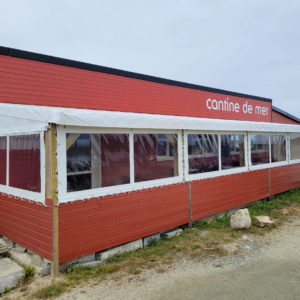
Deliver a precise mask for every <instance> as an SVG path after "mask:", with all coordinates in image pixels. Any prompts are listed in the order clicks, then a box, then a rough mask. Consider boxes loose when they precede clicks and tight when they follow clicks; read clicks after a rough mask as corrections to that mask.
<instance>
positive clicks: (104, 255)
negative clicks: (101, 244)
mask: <svg viewBox="0 0 300 300" xmlns="http://www.w3.org/2000/svg"><path fill="white" fill-rule="evenodd" d="M141 248H143V240H142V239H139V240H136V241H133V242H130V243H127V244H124V245H121V246H118V247H115V248H111V249H108V250H105V251H102V252H98V253H96V260H100V261H105V260H107V259H108V258H110V257H111V256H113V255H116V254H120V253H124V252H129V251H134V250H137V249H141Z"/></svg>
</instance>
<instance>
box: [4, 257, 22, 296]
mask: <svg viewBox="0 0 300 300" xmlns="http://www.w3.org/2000/svg"><path fill="white" fill-rule="evenodd" d="M24 274H25V271H24V269H23V268H22V267H21V266H19V265H18V264H17V263H15V262H14V261H12V260H11V259H9V258H7V257H5V258H1V259H0V293H3V292H5V291H6V290H7V289H12V288H15V287H17V285H18V283H19V281H20V279H22V278H23V276H24Z"/></svg>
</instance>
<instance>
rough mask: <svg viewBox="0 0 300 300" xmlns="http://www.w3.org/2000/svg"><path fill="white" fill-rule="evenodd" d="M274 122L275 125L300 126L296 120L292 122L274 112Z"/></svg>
mask: <svg viewBox="0 0 300 300" xmlns="http://www.w3.org/2000/svg"><path fill="white" fill-rule="evenodd" d="M272 122H273V123H281V124H293V125H300V124H299V123H298V122H296V121H295V120H292V119H290V118H288V117H286V116H284V115H282V114H280V113H278V112H277V111H274V110H272Z"/></svg>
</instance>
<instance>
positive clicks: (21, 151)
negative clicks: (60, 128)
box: [9, 134, 41, 192]
mask: <svg viewBox="0 0 300 300" xmlns="http://www.w3.org/2000/svg"><path fill="white" fill-rule="evenodd" d="M40 157H41V154H40V134H29V135H16V136H10V137H9V186H11V187H15V188H19V189H23V190H28V191H32V192H41V169H40V166H41V162H40Z"/></svg>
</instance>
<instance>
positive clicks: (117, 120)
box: [0, 103, 300, 133]
mask: <svg viewBox="0 0 300 300" xmlns="http://www.w3.org/2000/svg"><path fill="white" fill-rule="evenodd" d="M16 118H18V119H17V121H12V120H16ZM0 119H1V120H0V124H1V125H2V124H6V120H8V119H10V120H11V121H10V122H9V123H8V124H7V125H5V126H4V125H3V126H4V127H2V126H1V132H4V131H5V133H8V131H9V132H16V133H19V132H24V131H25V130H26V131H39V130H40V129H41V128H43V130H45V128H46V127H47V125H48V124H49V123H55V124H58V125H71V126H87V127H110V128H137V129H139V128H141V129H186V130H205V131H208V130H215V131H220V130H224V131H253V132H291V133H292V132H300V126H299V125H289V124H276V123H267V122H249V121H234V120H220V119H205V118H194V117H179V116H167V115H154V114H144V113H127V112H114V111H99V110H91V109H75V108H61V107H49V106H35V105H21V104H7V103H0ZM2 120H3V121H2ZM19 120H22V122H23V126H22V124H21V123H19ZM26 121H27V122H26ZM25 128H26V129H25ZM29 129H30V130H29Z"/></svg>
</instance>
